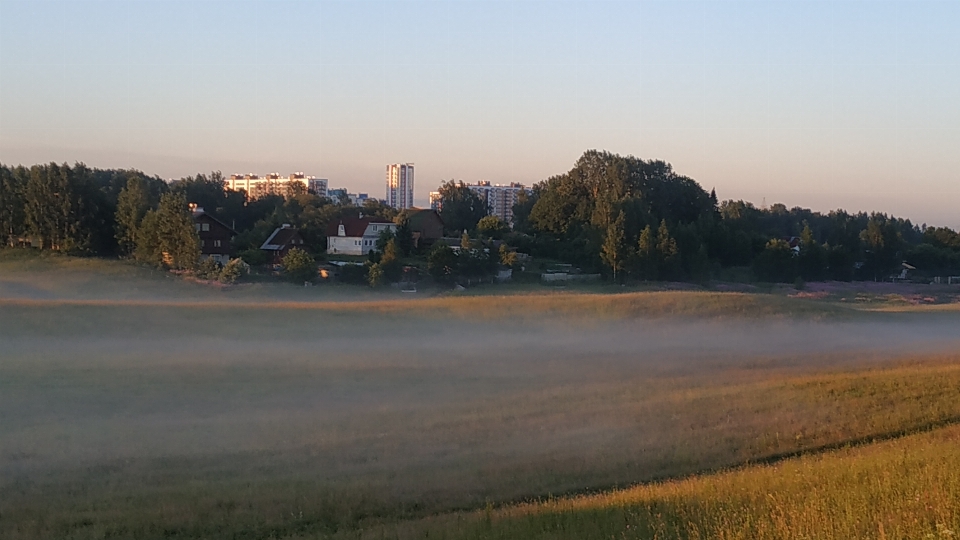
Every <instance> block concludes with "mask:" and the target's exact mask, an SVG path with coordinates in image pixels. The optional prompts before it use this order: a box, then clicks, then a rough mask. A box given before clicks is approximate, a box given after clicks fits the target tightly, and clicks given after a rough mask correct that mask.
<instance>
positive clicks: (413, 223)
mask: <svg viewBox="0 0 960 540" xmlns="http://www.w3.org/2000/svg"><path fill="white" fill-rule="evenodd" d="M191 209H192V211H193V222H194V226H195V227H196V230H197V234H198V236H199V237H200V254H201V258H204V259H205V258H211V259H214V260H215V261H217V262H219V263H221V264H226V263H227V262H228V261H229V260H230V255H231V249H230V240H231V239H232V238H233V237H234V236H236V234H237V232H236V231H235V230H233V228H232V227H230V226H228V225H227V224H225V223H223V222H222V221H220V220H218V219H217V218H216V217H214V216H213V215H211V214H209V213H207V212H205V211H204V210H203V208H202V207H198V206H196V205H191ZM408 216H409V221H408V223H409V226H410V230H411V232H412V235H413V242H414V247H429V246H430V245H432V244H433V243H434V242H436V241H437V240H438V239H440V238H442V237H443V220H442V219H440V215H439V214H438V213H437V212H436V211H434V210H428V209H413V210H412V211H410V212H409V213H408ZM396 230H397V224H396V223H394V222H392V221H390V220H387V219H383V218H378V217H372V216H363V215H362V214H361V215H360V216H359V217H355V218H354V217H346V218H341V219H338V220H335V221H331V222H330V224H329V225H327V231H326V237H327V253H331V254H338V255H367V254H368V253H370V251H372V250H374V249H376V245H377V239H378V238H380V235H381V234H383V232H384V231H391V232H396ZM303 245H304V244H303V238H302V237H301V236H300V232H299V231H298V230H297V229H296V228H294V227H291V226H290V225H282V226H280V227H277V228H276V229H275V230H274V231H273V233H272V234H271V235H270V236H269V237H268V238H267V239H266V240H265V241H264V242H263V244H262V245H261V246H260V249H261V250H263V251H266V252H269V253H270V254H271V259H272V260H273V261H274V262H279V261H280V260H281V259H283V257H284V256H286V254H287V253H288V252H289V251H290V250H291V249H293V248H295V247H297V248H303Z"/></svg>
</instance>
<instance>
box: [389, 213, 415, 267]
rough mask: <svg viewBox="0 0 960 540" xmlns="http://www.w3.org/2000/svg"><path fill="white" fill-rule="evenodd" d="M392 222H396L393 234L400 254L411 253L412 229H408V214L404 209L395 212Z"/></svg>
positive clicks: (406, 254)
mask: <svg viewBox="0 0 960 540" xmlns="http://www.w3.org/2000/svg"><path fill="white" fill-rule="evenodd" d="M393 222H394V223H396V224H397V230H396V232H394V235H393V236H394V238H396V240H397V247H399V248H400V253H401V255H402V256H404V257H405V256H408V255H410V254H411V253H413V231H412V230H410V217H409V214H408V213H407V211H406V210H404V211H402V212H400V213H399V214H397V217H396V218H394V220H393Z"/></svg>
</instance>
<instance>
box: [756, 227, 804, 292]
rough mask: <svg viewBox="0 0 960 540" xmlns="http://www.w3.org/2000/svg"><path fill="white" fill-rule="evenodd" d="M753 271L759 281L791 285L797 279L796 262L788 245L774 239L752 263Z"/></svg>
mask: <svg viewBox="0 0 960 540" xmlns="http://www.w3.org/2000/svg"><path fill="white" fill-rule="evenodd" d="M753 270H754V272H755V273H756V274H757V278H758V279H760V281H767V282H779V283H792V282H793V281H794V280H795V279H796V278H797V260H796V257H794V254H793V250H791V249H790V245H789V244H787V243H786V242H785V241H783V240H781V239H779V238H775V239H773V240H770V241H769V242H768V243H767V247H766V249H764V251H763V253H761V254H760V256H758V257H757V259H756V261H754V265H753Z"/></svg>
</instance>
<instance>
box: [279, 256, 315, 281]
mask: <svg viewBox="0 0 960 540" xmlns="http://www.w3.org/2000/svg"><path fill="white" fill-rule="evenodd" d="M281 264H282V265H283V272H284V274H286V276H287V279H289V280H290V281H292V282H294V283H304V282H307V281H312V280H313V279H314V278H315V277H317V263H316V262H315V261H314V260H313V257H311V256H310V254H309V253H307V252H306V251H304V250H302V249H300V248H292V249H291V250H290V251H288V252H287V254H286V255H284V256H283V259H282V261H281Z"/></svg>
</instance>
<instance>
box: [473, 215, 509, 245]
mask: <svg viewBox="0 0 960 540" xmlns="http://www.w3.org/2000/svg"><path fill="white" fill-rule="evenodd" d="M509 232H510V225H507V223H506V222H505V221H503V220H502V219H500V218H499V217H497V216H484V217H483V218H481V219H480V221H478V222H477V233H478V234H479V235H480V236H483V237H486V238H494V239H496V240H500V239H502V238H503V237H504V235H506V234H507V233H509Z"/></svg>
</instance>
